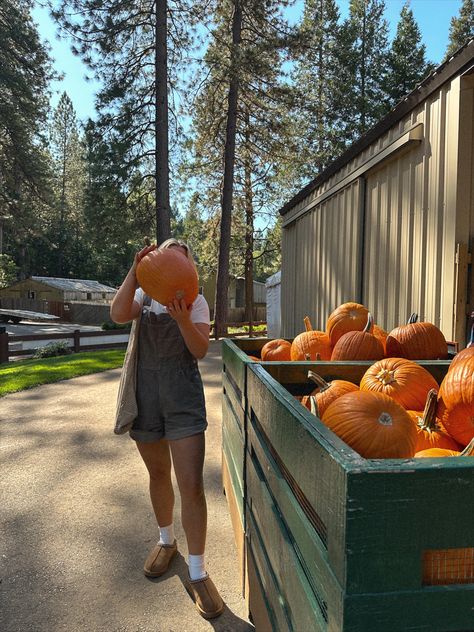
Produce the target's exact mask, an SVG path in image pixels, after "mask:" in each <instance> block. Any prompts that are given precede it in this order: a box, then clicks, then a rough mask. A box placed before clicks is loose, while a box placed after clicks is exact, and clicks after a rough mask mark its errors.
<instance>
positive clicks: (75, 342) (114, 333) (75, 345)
mask: <svg viewBox="0 0 474 632" xmlns="http://www.w3.org/2000/svg"><path fill="white" fill-rule="evenodd" d="M226 325H227V327H244V326H247V327H248V328H249V330H248V331H243V332H237V333H233V334H228V335H227V337H229V338H234V337H238V336H249V337H252V336H265V335H266V330H265V331H260V330H259V331H254V330H253V328H254V327H256V326H257V325H266V322H265V321H258V322H254V323H227V324H226ZM212 331H213V328H212V325H211V334H210V336H211V337H212ZM128 334H129V332H128V330H127V329H112V330H108V331H81V330H80V329H75V330H74V331H68V332H63V333H50V334H48V333H46V334H20V335H12V334H9V333H8V332H7V331H6V327H0V364H3V363H4V362H9V361H10V359H11V358H18V357H20V356H32V355H33V354H34V353H35V350H36V347H35V346H33V345H31V344H27V348H23V343H25V342H26V343H31V342H43V343H44V342H45V341H46V340H47V341H51V342H54V341H57V340H66V341H68V342H69V344H68V347H69V348H70V349H71V350H72V351H73V352H74V353H78V352H79V351H95V350H98V349H125V348H126V347H127V343H128ZM89 338H93V339H94V338H106V339H107V341H104V340H100V341H99V340H97V342H95V343H94V342H93V341H90V340H86V339H89ZM108 340H110V342H108ZM38 346H39V347H41V346H45V345H44V344H43V345H38Z"/></svg>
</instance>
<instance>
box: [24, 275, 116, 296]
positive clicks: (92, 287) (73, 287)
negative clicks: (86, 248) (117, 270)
mask: <svg viewBox="0 0 474 632" xmlns="http://www.w3.org/2000/svg"><path fill="white" fill-rule="evenodd" d="M31 279H32V280H33V281H38V282H39V283H44V284H45V285H49V286H51V287H54V288H57V289H58V290H64V291H65V292H106V293H110V292H114V293H115V292H116V291H117V290H116V289H115V288H114V287H110V286H108V285H104V284H103V283H99V281H91V280H89V279H87V280H86V279H61V278H58V277H42V276H32V277H31Z"/></svg>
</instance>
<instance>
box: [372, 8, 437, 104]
mask: <svg viewBox="0 0 474 632" xmlns="http://www.w3.org/2000/svg"><path fill="white" fill-rule="evenodd" d="M433 68H434V65H433V64H430V63H428V62H427V61H426V46H425V45H424V44H423V43H422V40H421V33H420V29H419V28H418V25H417V23H416V21H415V18H414V16H413V11H412V10H411V9H410V7H409V5H408V3H407V4H405V5H404V6H403V8H402V11H401V13H400V21H399V22H398V26H397V33H396V35H395V38H394V40H393V42H392V45H391V48H390V52H389V54H388V58H387V72H386V74H385V85H384V88H385V92H386V101H387V107H388V108H389V109H390V108H392V107H394V106H395V105H396V104H397V103H398V102H399V101H400V100H401V99H403V97H405V96H406V95H407V94H408V93H409V92H411V91H412V90H413V89H414V88H415V86H416V85H417V84H418V83H420V81H422V80H423V79H424V78H425V77H426V76H427V75H428V74H429V72H431V70H433Z"/></svg>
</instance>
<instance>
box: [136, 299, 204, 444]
mask: <svg viewBox="0 0 474 632" xmlns="http://www.w3.org/2000/svg"><path fill="white" fill-rule="evenodd" d="M137 352H138V367H137V404H138V416H137V418H136V420H135V421H134V423H133V426H132V429H131V430H130V437H131V438H132V439H135V440H136V441H142V442H144V443H151V442H154V441H159V440H160V439H163V438H164V439H168V440H170V441H173V440H176V439H183V438H185V437H190V436H192V435H195V434H199V433H201V432H204V430H205V429H206V428H207V419H206V407H205V402H204V389H203V385H202V380H201V374H200V373H199V369H198V364H197V360H196V358H194V357H193V356H192V355H191V353H190V352H189V350H188V348H187V347H186V344H185V342H184V339H183V336H182V335H181V332H180V330H179V327H178V324H177V323H176V321H175V320H173V319H172V318H171V316H170V315H169V314H155V313H154V312H152V311H150V309H149V308H144V309H143V310H142V314H141V322H140V329H139V333H138V349H137Z"/></svg>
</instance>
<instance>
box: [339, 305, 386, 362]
mask: <svg viewBox="0 0 474 632" xmlns="http://www.w3.org/2000/svg"><path fill="white" fill-rule="evenodd" d="M373 328H374V323H373V318H372V315H371V314H369V315H368V318H367V324H366V326H365V328H364V330H363V331H348V332H347V333H346V334H343V335H342V336H341V337H340V338H339V340H338V341H337V342H336V344H335V345H334V348H333V350H332V355H331V361H333V362H337V361H342V360H349V361H351V360H381V359H382V358H383V357H384V356H385V352H384V347H383V344H382V343H381V342H380V340H379V339H378V338H377V337H376V336H374V334H371V333H370V331H371V330H373Z"/></svg>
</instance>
